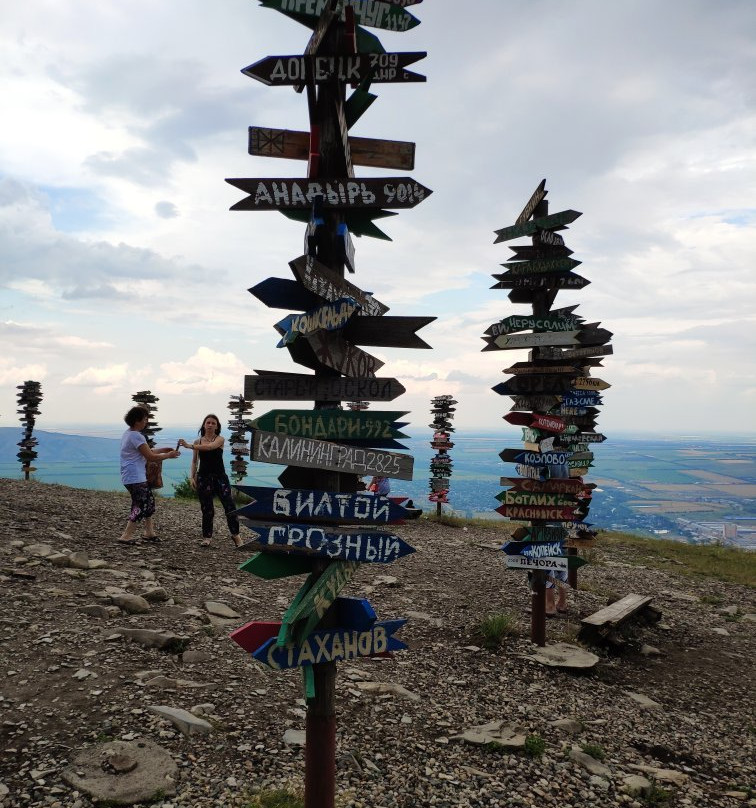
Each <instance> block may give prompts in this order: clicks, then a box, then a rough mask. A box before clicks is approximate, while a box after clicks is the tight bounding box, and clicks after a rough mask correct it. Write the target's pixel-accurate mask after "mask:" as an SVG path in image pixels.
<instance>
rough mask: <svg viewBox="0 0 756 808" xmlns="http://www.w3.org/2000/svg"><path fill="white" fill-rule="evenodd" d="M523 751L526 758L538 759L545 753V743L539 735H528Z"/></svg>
mask: <svg viewBox="0 0 756 808" xmlns="http://www.w3.org/2000/svg"><path fill="white" fill-rule="evenodd" d="M523 749H524V751H525V754H526V755H527V756H528V757H532V758H539V757H541V755H542V754H543V753H544V752H545V751H546V741H544V740H543V738H542V737H541V736H540V735H528V737H527V738H525V746H524V747H523Z"/></svg>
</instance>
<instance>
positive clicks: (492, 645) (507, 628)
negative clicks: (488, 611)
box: [475, 612, 517, 651]
mask: <svg viewBox="0 0 756 808" xmlns="http://www.w3.org/2000/svg"><path fill="white" fill-rule="evenodd" d="M514 634H517V618H516V617H515V616H514V615H512V614H509V613H507V612H504V613H500V614H492V615H489V616H488V617H486V618H485V619H484V620H482V621H481V622H480V623H478V625H477V626H476V627H475V638H476V640H477V641H478V642H479V643H480V644H481V645H482V646H483V647H484V648H488V649H489V650H490V651H493V650H495V649H497V648H499V647H500V646H501V644H502V642H503V641H504V638H505V637H511V636H512V635H514Z"/></svg>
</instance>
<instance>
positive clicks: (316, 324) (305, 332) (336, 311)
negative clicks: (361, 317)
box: [275, 297, 362, 348]
mask: <svg viewBox="0 0 756 808" xmlns="http://www.w3.org/2000/svg"><path fill="white" fill-rule="evenodd" d="M360 308H362V307H361V306H360V304H359V303H358V302H357V301H356V300H355V299H354V298H352V297H340V298H339V299H338V300H335V301H334V302H333V303H324V304H323V305H322V306H318V307H317V308H316V309H310V310H309V311H306V312H304V314H289V315H288V316H287V317H284V318H283V320H280V321H279V322H277V323H276V324H275V328H276V331H278V333H279V334H281V335H282V336H281V340H280V342H279V343H278V345H277V346H276V347H277V348H283V347H284V346H285V345H288V344H289V343H291V342H294V340H295V339H296V338H297V337H300V336H309V335H312V334H314V333H316V332H317V331H337V330H338V329H340V328H343V327H344V326H345V325H346V324H347V323H348V322H349V318H350V317H351V316H352V315H353V314H354V313H355V312H356V311H358V310H359V309H360Z"/></svg>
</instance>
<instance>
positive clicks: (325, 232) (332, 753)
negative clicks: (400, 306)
mask: <svg viewBox="0 0 756 808" xmlns="http://www.w3.org/2000/svg"><path fill="white" fill-rule="evenodd" d="M332 5H335V4H332ZM323 43H324V51H325V52H327V53H339V52H341V50H343V48H344V28H343V26H341V25H332V26H331V27H330V29H329V32H328V33H327V34H326V36H325V37H324V40H323ZM307 98H308V105H307V106H308V110H309V114H310V133H311V138H310V151H311V154H310V159H309V161H308V177H309V178H311V179H315V178H317V177H321V176H325V177H330V176H335V177H343V176H354V170H353V169H352V166H351V161H350V159H349V151H348V148H349V147H348V144H346V143H345V142H344V140H345V134H346V133H345V131H344V130H342V127H341V126H340V122H342V121H343V115H344V99H345V87H344V85H343V84H339V82H338V81H337V80H336V79H334V80H333V81H330V82H328V83H327V84H323V85H321V86H319V87H318V88H317V92H316V91H315V86H314V83H313V80H312V77H311V76H309V77H308V81H307ZM313 133H316V134H313ZM316 148H317V153H316V152H315V149H316ZM323 218H324V225H323V226H321V227H319V228H318V229H317V232H316V242H315V243H316V251H317V257H318V260H319V261H320V262H321V263H322V264H323V265H324V266H327V267H328V268H329V269H331V270H332V271H333V272H335V273H336V274H337V275H338V276H339V277H342V278H343V277H344V262H343V260H342V252H341V250H340V249H339V247H338V244H337V239H338V231H339V225H341V224H343V222H344V214H343V213H340V212H338V211H335V210H328V211H327V212H325V214H324V217H323ZM327 375H330V374H328V373H326V372H325V371H323V370H322V369H318V370H316V371H315V376H316V378H323V377H325V376H327ZM338 406H339V402H334V401H315V406H314V409H316V410H319V409H329V408H336V407H338ZM313 482H314V487H315V488H317V489H319V490H323V491H334V492H338V491H340V490H341V479H340V475H339V473H338V472H333V471H317V472H315V473H314V475H313ZM327 566H328V562H327V561H322V562H318V563H317V564H316V565H315V568H314V572H316V573H320V574H321V575H322V573H323V571H324V570H325V569H326V567H327ZM319 625H320V627H321V628H331V627H333V626H334V625H335V622H334V619H333V609H329V610H328V611H327V612H326V614H325V615H324V617H323V619H322V620H321V622H320V624H319ZM312 673H313V681H314V687H315V697H314V698H310V699H308V700H307V719H306V722H305V808H334V804H335V800H336V663H335V662H326V663H320V664H317V665H313V666H312Z"/></svg>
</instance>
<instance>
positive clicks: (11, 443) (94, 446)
mask: <svg viewBox="0 0 756 808" xmlns="http://www.w3.org/2000/svg"><path fill="white" fill-rule="evenodd" d="M33 436H34V437H35V438H36V439H37V440H38V441H39V445H38V446H37V452H38V453H39V462H41V461H42V459H43V458H44V460H46V461H48V462H56V461H80V460H87V461H94V462H103V461H108V462H113V463H114V464H116V465H117V464H118V453H119V450H120V445H121V441H120V440H119V439H117V438H89V437H85V436H82V435H65V434H63V433H61V432H45V431H44V430H42V429H35V430H34V432H33ZM21 437H22V429H21V427H20V426H19V427H9V426H6V427H0V461H2V462H4V463H10V462H13V461H14V460H15V459H16V452H18V446H17V445H16V444H17V443H18V442H19V441H20V440H21Z"/></svg>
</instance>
